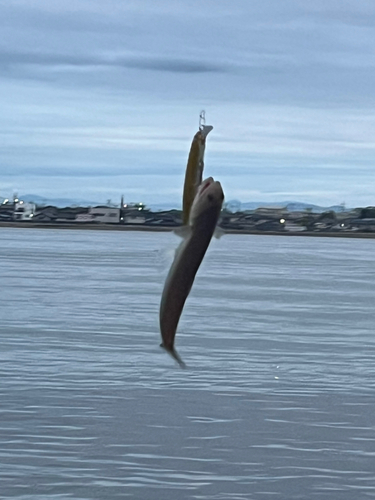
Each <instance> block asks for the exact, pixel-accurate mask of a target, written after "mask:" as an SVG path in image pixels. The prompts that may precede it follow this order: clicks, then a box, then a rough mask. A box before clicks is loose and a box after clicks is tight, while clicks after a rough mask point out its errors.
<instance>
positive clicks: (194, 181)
mask: <svg viewBox="0 0 375 500" xmlns="http://www.w3.org/2000/svg"><path fill="white" fill-rule="evenodd" d="M212 129H213V127H212V126H211V125H202V126H201V127H200V130H198V132H197V133H196V134H195V136H194V138H193V141H192V143H191V147H190V152H189V157H188V162H187V166H186V172H185V182H184V192H183V196H182V223H183V225H186V224H187V223H188V221H189V216H190V210H191V206H192V204H193V201H194V198H195V195H196V194H197V190H198V187H199V185H200V184H201V182H202V177H203V168H204V151H205V148H206V137H207V135H208V134H209V133H210V132H211V130H212Z"/></svg>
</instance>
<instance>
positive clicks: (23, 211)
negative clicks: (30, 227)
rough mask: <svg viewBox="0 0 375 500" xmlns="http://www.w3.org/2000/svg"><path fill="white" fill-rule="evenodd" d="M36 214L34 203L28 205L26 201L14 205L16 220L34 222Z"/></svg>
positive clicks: (14, 217)
mask: <svg viewBox="0 0 375 500" xmlns="http://www.w3.org/2000/svg"><path fill="white" fill-rule="evenodd" d="M34 214H35V205H34V203H26V202H25V201H17V202H16V203H15V205H14V213H13V219H14V220H21V221H24V220H32V218H33V217H34Z"/></svg>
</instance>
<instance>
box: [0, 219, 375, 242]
mask: <svg viewBox="0 0 375 500" xmlns="http://www.w3.org/2000/svg"><path fill="white" fill-rule="evenodd" d="M2 227H5V228H6V227H8V228H27V229H73V230H91V231H152V232H170V231H173V230H174V229H175V228H174V227H168V226H145V225H120V224H100V223H95V224H90V223H82V224H77V223H73V224H65V223H61V224H56V223H53V224H50V223H34V222H0V228H2ZM226 233H227V234H254V235H263V236H312V237H320V238H370V239H374V238H375V232H373V233H369V232H359V231H298V232H297V231H295V232H293V231H251V230H246V229H241V230H238V229H225V230H224V234H226Z"/></svg>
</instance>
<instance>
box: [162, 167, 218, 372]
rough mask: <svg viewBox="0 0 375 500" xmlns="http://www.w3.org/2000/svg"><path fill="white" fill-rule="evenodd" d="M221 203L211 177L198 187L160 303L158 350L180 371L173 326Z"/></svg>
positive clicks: (206, 245) (175, 325)
mask: <svg viewBox="0 0 375 500" xmlns="http://www.w3.org/2000/svg"><path fill="white" fill-rule="evenodd" d="M223 200H224V193H223V190H222V188H221V184H220V182H217V181H216V182H215V181H214V180H213V178H212V177H209V178H208V179H206V180H205V181H204V182H202V184H201V185H200V186H199V188H198V192H197V194H196V196H195V198H194V201H193V203H192V206H191V209H190V217H189V220H188V226H187V228H186V234H185V236H184V239H183V241H182V242H181V244H180V246H179V247H178V248H177V250H176V255H175V258H174V261H173V263H172V267H171V269H170V271H169V274H168V276H167V279H166V281H165V285H164V290H163V294H162V297H161V303H160V331H161V337H162V340H163V342H162V344H161V347H164V349H165V350H166V351H167V352H168V353H169V354H171V356H172V357H173V358H174V359H176V361H177V362H178V363H179V364H180V366H181V367H184V366H185V364H184V362H183V361H182V359H181V358H180V356H179V355H178V354H177V351H176V350H175V348H174V339H175V335H176V330H177V325H178V322H179V319H180V316H181V313H182V310H183V307H184V304H185V301H186V299H187V297H188V295H189V293H190V290H191V287H192V286H193V283H194V279H195V275H196V274H197V271H198V269H199V266H200V264H201V262H202V260H203V257H204V255H205V253H206V250H207V248H208V245H209V243H210V241H211V238H212V235H213V233H214V231H215V228H216V224H217V221H218V219H219V215H220V211H221V207H222V204H223Z"/></svg>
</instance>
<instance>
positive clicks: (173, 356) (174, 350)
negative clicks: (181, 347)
mask: <svg viewBox="0 0 375 500" xmlns="http://www.w3.org/2000/svg"><path fill="white" fill-rule="evenodd" d="M160 347H162V348H163V349H165V350H166V351H167V353H168V354H170V355H171V356H172V358H173V359H175V360H176V361H177V363H178V364H179V365H180V367H181V368H186V365H185V363H184V362H183V361H182V359H181V358H180V356H179V354H178V352H177V351H176V349H175V348H174V347H172V349H167V348H166V347H165V345H164V344H163V343H161V344H160Z"/></svg>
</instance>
